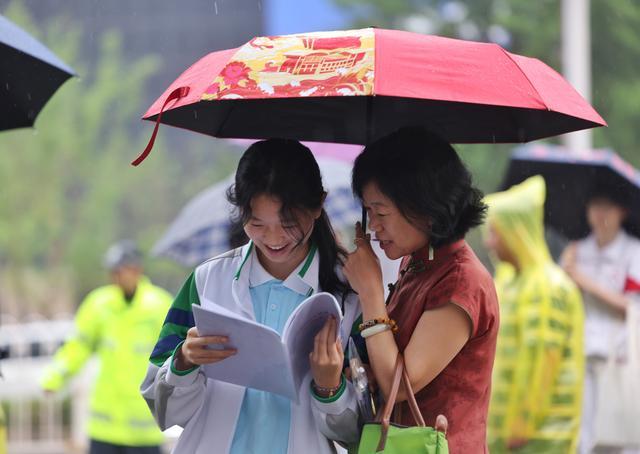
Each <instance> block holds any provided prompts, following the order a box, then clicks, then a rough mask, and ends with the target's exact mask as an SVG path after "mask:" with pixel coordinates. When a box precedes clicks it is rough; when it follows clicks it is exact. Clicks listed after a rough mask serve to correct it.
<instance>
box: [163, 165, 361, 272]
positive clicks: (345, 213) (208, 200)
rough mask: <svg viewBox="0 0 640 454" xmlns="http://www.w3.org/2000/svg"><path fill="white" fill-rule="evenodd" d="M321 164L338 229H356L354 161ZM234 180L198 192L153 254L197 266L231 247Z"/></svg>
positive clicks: (330, 212) (357, 206)
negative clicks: (229, 195)
mask: <svg viewBox="0 0 640 454" xmlns="http://www.w3.org/2000/svg"><path fill="white" fill-rule="evenodd" d="M318 164H319V166H320V172H321V174H322V182H323V184H324V188H325V190H326V191H327V193H328V194H327V199H326V201H325V203H324V207H325V210H326V211H327V214H328V216H329V218H330V220H331V224H332V225H333V227H334V228H335V229H337V230H342V229H350V230H352V229H353V226H354V225H355V223H356V221H357V220H358V219H359V216H360V213H361V211H360V210H361V208H360V204H359V203H358V202H357V201H356V200H355V199H354V197H353V193H352V192H351V186H350V184H351V164H350V163H348V162H344V161H339V160H336V159H329V158H318ZM233 182H234V176H233V175H232V176H229V177H228V178H225V179H224V180H222V181H221V182H219V183H217V184H215V185H213V186H211V187H210V188H208V189H206V190H204V191H202V192H201V193H200V194H198V195H196V196H195V197H194V198H193V199H192V200H191V201H190V202H189V203H188V204H187V205H186V206H185V207H184V208H183V209H182V211H181V212H180V214H179V215H178V217H176V219H175V220H174V221H173V222H172V223H171V225H170V226H169V228H168V229H167V231H166V232H165V234H164V235H163V237H162V238H161V239H160V240H159V241H158V242H157V243H156V244H155V245H154V247H153V249H152V254H154V255H160V256H166V257H169V258H171V259H173V260H175V261H177V262H178V263H181V264H183V265H186V266H195V265H197V264H199V263H202V262H203V261H204V260H206V259H208V258H210V257H213V256H215V255H218V254H220V253H222V252H224V251H226V250H228V249H229V248H230V247H229V239H230V235H231V221H230V218H231V215H232V213H233V206H232V205H231V204H230V203H229V202H227V199H226V191H227V188H229V186H231V185H232V184H233Z"/></svg>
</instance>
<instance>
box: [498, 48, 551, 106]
mask: <svg viewBox="0 0 640 454" xmlns="http://www.w3.org/2000/svg"><path fill="white" fill-rule="evenodd" d="M496 46H497V47H498V49H500V50H501V51H502V53H504V54H505V55H506V56H507V58H508V59H509V60H510V61H511V62H512V63H513V64H514V65H515V66H516V68H518V71H520V74H522V75H523V76H524V78H525V79H527V82H529V85H530V86H531V88H532V89H533V91H535V92H536V95H538V98H540V100H541V101H542V104H543V105H544V107H545V108H546V109H547V111H549V112H551V109H550V108H549V106H548V105H547V101H545V99H544V98H543V97H542V95H541V94H540V92H539V91H538V89H537V88H536V86H535V85H534V84H533V82H531V79H529V76H528V75H527V73H525V72H524V71H523V70H522V68H520V65H518V63H516V61H515V60H514V59H513V57H511V54H509V52H507V51H506V50H505V49H503V48H502V47H501V46H498V45H497V44H496Z"/></svg>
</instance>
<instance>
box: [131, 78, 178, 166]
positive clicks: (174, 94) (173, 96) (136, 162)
mask: <svg viewBox="0 0 640 454" xmlns="http://www.w3.org/2000/svg"><path fill="white" fill-rule="evenodd" d="M188 94H189V87H178V88H176V89H175V90H173V91H172V92H171V93H170V94H169V96H167V99H166V100H165V101H164V104H163V105H162V109H160V113H159V114H158V118H156V126H155V128H153V134H151V139H149V143H148V144H147V147H146V148H145V149H144V151H143V152H142V153H141V154H140V156H138V157H137V158H136V159H135V160H134V161H133V162H132V163H131V165H132V166H138V165H139V164H140V163H141V162H142V161H144V160H145V159H147V156H149V153H151V149H152V148H153V144H154V143H155V142H156V136H157V135H158V128H159V127H160V120H161V119H162V113H163V112H164V109H165V107H167V104H169V103H170V102H171V101H173V100H174V99H180V98H184V97H185V96H187V95H188Z"/></svg>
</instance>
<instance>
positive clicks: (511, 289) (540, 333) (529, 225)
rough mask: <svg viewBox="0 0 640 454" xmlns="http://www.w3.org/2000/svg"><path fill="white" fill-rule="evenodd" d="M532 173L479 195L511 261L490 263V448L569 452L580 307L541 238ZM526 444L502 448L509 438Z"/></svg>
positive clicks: (576, 406) (540, 198)
mask: <svg viewBox="0 0 640 454" xmlns="http://www.w3.org/2000/svg"><path fill="white" fill-rule="evenodd" d="M545 193H546V187H545V182H544V179H543V178H542V177H540V176H536V177H532V178H530V179H528V180H526V181H525V182H524V183H522V184H520V185H517V186H514V187H513V188H511V189H509V190H508V191H505V192H501V193H496V194H492V195H490V196H487V198H486V202H487V204H488V205H489V215H488V224H489V225H490V226H491V227H492V228H493V229H494V231H495V232H496V234H497V235H498V236H499V237H500V239H501V241H502V243H503V244H504V245H505V246H506V248H507V249H508V250H509V251H510V252H511V254H512V255H513V256H514V259H515V261H516V262H517V265H518V266H517V268H516V267H513V266H511V265H509V264H507V263H504V262H501V263H498V265H497V267H496V276H495V280H496V289H497V291H498V299H499V301H500V319H501V324H500V331H499V335H498V347H497V353H496V361H495V366H494V370H493V393H492V398H491V404H490V408H489V444H490V450H491V453H501V452H517V453H529V452H531V453H534V452H535V453H542V452H544V453H547V454H553V453H563V454H564V453H573V452H575V451H576V447H577V442H578V433H579V427H580V412H581V400H582V386H583V379H584V353H583V324H584V313H583V307H582V301H581V298H580V293H579V291H578V289H577V287H576V286H575V285H574V284H573V282H572V281H571V280H570V279H569V277H568V276H567V275H566V274H565V273H564V271H563V270H562V269H561V268H560V267H558V266H557V265H556V264H555V263H554V262H553V261H552V259H551V256H550V254H549V250H548V248H547V245H546V243H545V241H544V224H543V208H544V201H545V195H546V194H545ZM514 440H520V441H522V442H523V443H524V442H525V441H526V443H525V444H524V445H523V446H522V447H521V448H519V449H516V450H513V451H509V450H508V449H507V444H508V443H509V442H510V441H514Z"/></svg>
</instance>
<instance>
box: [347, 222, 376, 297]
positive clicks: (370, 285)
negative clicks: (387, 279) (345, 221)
mask: <svg viewBox="0 0 640 454" xmlns="http://www.w3.org/2000/svg"><path fill="white" fill-rule="evenodd" d="M370 239H371V236H370V235H365V234H364V232H363V230H362V226H361V225H360V223H359V222H358V223H357V224H356V239H355V242H356V250H355V251H353V252H352V253H351V254H349V256H348V257H347V260H346V262H345V264H344V267H343V272H344V275H345V276H346V278H347V279H348V280H349V285H351V288H352V289H353V290H355V291H356V292H357V293H358V294H359V295H360V299H361V301H362V299H363V295H364V294H365V293H366V292H372V291H375V292H379V294H380V295H384V289H383V287H382V270H381V269H380V262H379V260H378V256H377V255H376V253H375V252H373V249H372V248H371V244H370V243H369V240H370ZM375 296H378V295H375Z"/></svg>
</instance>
